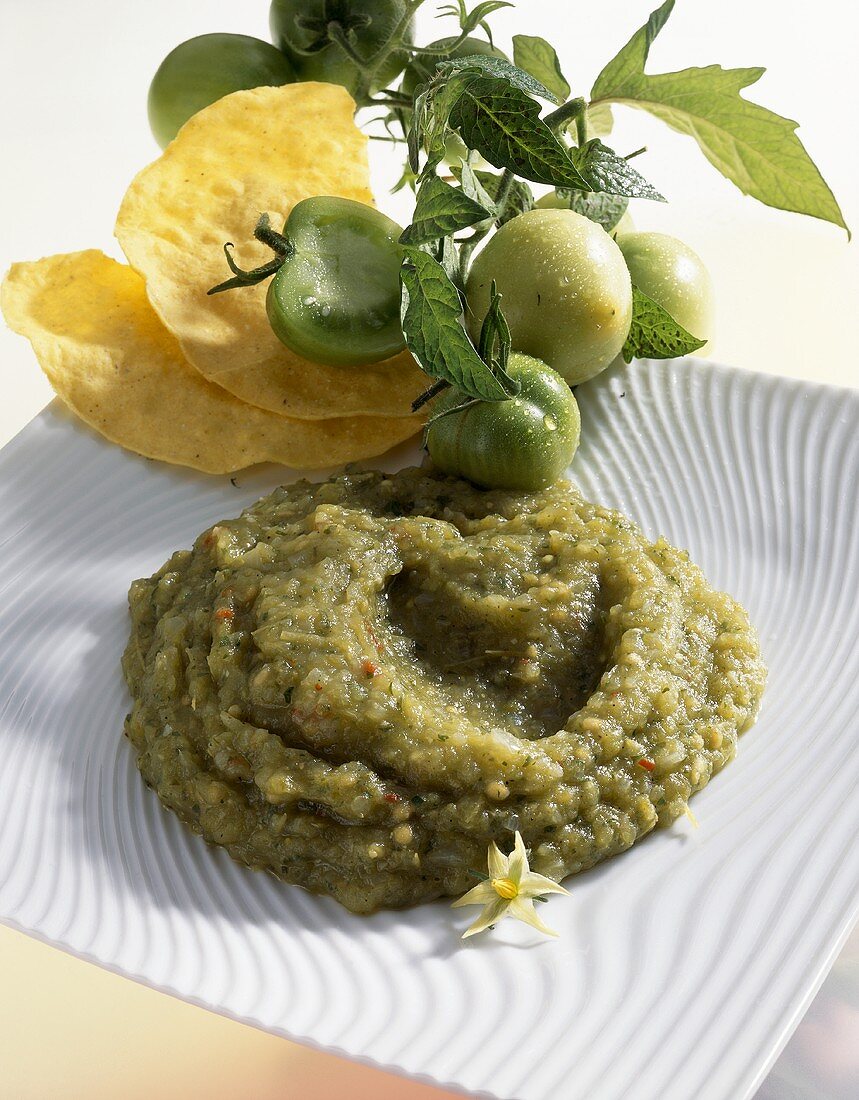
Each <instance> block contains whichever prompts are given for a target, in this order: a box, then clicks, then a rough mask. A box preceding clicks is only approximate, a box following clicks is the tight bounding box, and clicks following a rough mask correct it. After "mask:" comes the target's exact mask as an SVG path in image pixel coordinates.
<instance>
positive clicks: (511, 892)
mask: <svg viewBox="0 0 859 1100" xmlns="http://www.w3.org/2000/svg"><path fill="white" fill-rule="evenodd" d="M492 889H493V890H494V891H495V893H496V894H497V895H498V896H499V897H500V898H504V899H505V900H506V901H512V900H513V898H515V897H516V895H517V894H518V893H519V887H518V886H517V885H516V883H515V882H514V881H513V879H512V878H494V879H493V880H492Z"/></svg>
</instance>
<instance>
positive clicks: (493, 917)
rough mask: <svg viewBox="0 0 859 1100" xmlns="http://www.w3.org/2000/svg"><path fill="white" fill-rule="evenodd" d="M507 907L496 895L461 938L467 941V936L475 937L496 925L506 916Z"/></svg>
mask: <svg viewBox="0 0 859 1100" xmlns="http://www.w3.org/2000/svg"><path fill="white" fill-rule="evenodd" d="M509 905H510V902H509V901H507V900H506V899H505V898H499V897H498V895H497V894H496V895H495V901H492V902H490V903H489V904H488V905H487V906H486V908H485V909H484V910H483V912H482V913H481V914H480V916H479V917H478V918H477V920H476V921H474V923H473V924H470V925H469V926H468V928H466V930H465V931H464V932H463V933H462V938H463V939H464V940H467V939H468V937H469V936H476V935H477V933H478V932H485V931H486V929H487V928H489V927H490V926H491V925H493V924H497V923H498V921H500V920H501V918H502V917H506V916H507V908H508V906H509ZM535 916H536V914H535Z"/></svg>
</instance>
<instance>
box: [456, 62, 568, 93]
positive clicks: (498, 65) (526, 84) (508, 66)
mask: <svg viewBox="0 0 859 1100" xmlns="http://www.w3.org/2000/svg"><path fill="white" fill-rule="evenodd" d="M437 71H438V72H439V74H440V75H441V79H442V80H445V79H446V77H447V76H448V75H450V74H451V73H454V72H464V71H467V72H469V73H472V74H474V75H477V76H487V77H493V78H494V79H496V80H501V81H504V83H505V84H507V85H508V86H509V87H511V88H516V89H518V90H519V91H520V92H525V94H526V95H536V96H539V97H540V99H548V100H551V102H552V103H558V102H559V100H558V99H556V97H555V96H554V95H553V94H552V92H550V91H549V89H548V88H547V87H546V85H545V84H541V83H540V81H539V80H536V79H535V78H534V77H533V76H531V74H530V73H527V72H525V70H524V69H520V68H519V67H518V66H517V65H514V64H513V63H512V62H511V61H508V60H507V58H506V57H493V56H492V55H487V54H482V53H477V54H466V55H465V56H464V57H452V58H451V59H450V60H449V61H445V62H443V63H442V64H441V65H439V67H438V70H437Z"/></svg>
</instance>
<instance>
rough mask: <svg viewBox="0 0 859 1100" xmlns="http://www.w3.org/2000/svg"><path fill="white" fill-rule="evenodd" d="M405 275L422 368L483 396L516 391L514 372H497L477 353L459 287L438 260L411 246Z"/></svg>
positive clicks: (407, 319) (409, 327)
mask: <svg viewBox="0 0 859 1100" xmlns="http://www.w3.org/2000/svg"><path fill="white" fill-rule="evenodd" d="M400 278H401V280H402V287H403V299H402V310H401V320H402V326H403V335H404V336H405V338H406V344H407V345H408V348H409V351H410V352H411V353H412V355H413V356H414V357H415V359H416V360H417V361H418V363H419V365H420V367H421V368H422V370H424V371H425V372H426V373H427V374H428V375H430V377H432V378H439V379H441V380H443V381H445V382H449V383H450V384H451V385H452V386H458V387H459V388H460V389H461V390H462V391H463V392H464V393H466V394H468V396H469V397H476V398H479V399H480V400H481V401H503V400H504V399H505V398H506V397H507V396H508V394H509V393H510V392H516V390H515V387H516V382H515V381H514V380H513V379H512V378H510V376H509V375H507V374H506V373H505V372H503V371H493V369H492V367H490V366H489V365H488V364H487V363H484V361H483V360H482V359H481V358H480V356H479V355H478V354H477V351H476V350H475V348H474V345H473V344H472V343H471V341H470V340H469V338H468V335H467V333H466V331H465V329H464V328H463V324H462V299H461V298H460V296H459V291H458V290H457V289H456V287H455V286H454V284H453V283H452V282H451V280H450V278H449V277H448V275H447V273H446V272H445V270H444V268H443V267H442V265H441V264H440V263H439V262H438V260H436V259H435V258H434V257H432V256H430V255H429V253H427V252H423V251H421V250H420V249H414V248H410V249H409V250H408V252H407V255H406V261H405V263H404V264H403V267H402V269H401V273H400ZM511 386H512V387H513V390H512V391H511V390H510V387H511Z"/></svg>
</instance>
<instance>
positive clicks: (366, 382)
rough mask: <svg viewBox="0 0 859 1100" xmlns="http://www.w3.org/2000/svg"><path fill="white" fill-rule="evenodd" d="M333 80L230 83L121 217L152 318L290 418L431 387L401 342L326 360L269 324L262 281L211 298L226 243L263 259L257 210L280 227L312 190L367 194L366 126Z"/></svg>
mask: <svg viewBox="0 0 859 1100" xmlns="http://www.w3.org/2000/svg"><path fill="white" fill-rule="evenodd" d="M354 110H355V104H354V102H353V100H352V99H351V97H350V96H349V94H348V92H347V91H346V90H345V89H344V88H341V87H340V86H339V85H334V84H318V83H315V82H306V83H300V84H286V85H284V86H283V87H279V88H254V89H252V90H251V91H245V92H235V93H234V94H232V95H228V96H225V97H224V98H223V99H220V100H218V101H217V102H216V103H213V104H212V105H211V106H210V107H207V108H206V109H205V110H203V111H200V113H199V114H196V115H194V116H193V117H192V118H190V119H189V120H188V122H187V123H186V124H185V125H184V126H183V127H182V129H181V130H180V131H179V134H178V135H177V137H176V139H175V140H174V141H173V142H172V143H171V144H170V145H168V146H167V149H166V150H165V151H164V153H163V155H162V156H161V157H159V158H158V160H156V161H155V162H154V163H152V164H150V165H149V167H148V168H144V169H143V171H142V172H140V173H139V174H138V176H137V177H136V178H135V180H134V181H133V182H132V184H131V186H130V187H129V189H128V192H127V194H126V196H125V198H124V199H123V202H122V206H121V207H120V211H119V216H118V218H117V222H116V236H117V238H118V240H119V243H120V244H121V245H122V249H123V251H124V252H125V254H126V256H127V257H128V260H129V263H130V264H131V266H132V267H133V268H135V270H137V271H138V272H140V274H141V275H142V276H143V277H144V279H145V280H146V290H147V293H148V294H149V299H150V301H151V302H152V305H153V306H154V307H155V311H156V312H157V314H158V316H159V317H160V318H161V320H162V321H163V322H164V324H165V325H166V326H167V328H169V329H170V331H171V332H172V333H173V334H174V335H175V336H176V337H177V339H178V340H179V343H180V345H181V346H182V350H183V352H184V353H185V355H186V357H187V358H188V360H189V362H191V363H192V364H193V365H194V366H195V367H196V368H197V369H198V370H199V371H200V372H201V373H202V374H203V375H205V377H206V378H208V379H209V380H210V381H212V382H217V383H218V385H220V386H223V387H224V388H225V389H227V390H229V391H230V393H233V394H235V395H236V397H240V398H241V399H242V400H243V401H249V402H250V403H251V404H253V405H259V406H260V407H261V408H264V409H270V410H271V411H272V412H279V413H283V414H286V415H289V416H297V417H302V418H306V419H311V420H312V419H318V418H322V417H330V416H355V415H367V416H405V415H408V414H409V412H410V406H411V402H412V401H413V400H414V398H415V397H417V395H418V394H419V393H421V392H422V391H423V390H425V389H426V388H427V379H426V376H425V375H424V374H423V373H422V372H421V371H420V370H419V369H418V367H417V366H416V365H415V363H414V361H413V360H412V358H411V356H410V355H408V353H406V352H404V353H401V354H400V355H397V356H395V357H394V358H392V359H389V360H387V361H386V362H384V363H380V364H376V365H374V366H370V367H360V368H356V367H326V366H322V365H320V364H314V363H309V362H308V361H307V360H305V359H302V358H301V357H300V356H297V355H294V354H293V353H292V352H291V351H289V349H288V348H286V347H284V345H283V344H281V343H280V341H279V340H278V339H277V337H276V336H275V335H274V333H273V332H272V331H271V327H270V325H269V323H268V318H267V316H266V311H265V296H266V291H267V287H268V283H267V282H266V283H262V284H259V285H258V286H255V287H243V288H242V289H240V290H232V291H229V292H228V293H224V294H216V295H213V296H212V297H211V298H208V297H206V291H207V290H209V289H210V287H213V286H215V284H216V283H220V282H223V280H224V279H227V278H229V277H230V272H229V269H228V268H227V264H226V260H225V259H224V251H223V246H224V243H225V242H227V241H232V242H234V243H235V245H236V248H235V253H234V255H235V257H236V260H237V262H238V263H239V264H240V265H241V266H242V267H244V268H251V267H256V266H257V265H258V264H261V263H265V262H267V261H268V260H270V259H271V258H272V253H271V251H270V250H269V249H267V248H265V247H264V246H263V245H261V244H259V243H258V242H257V241H255V240H254V238H253V230H254V226H255V224H256V221H257V218H258V216H259V215H260V214H261V213H263V212H265V213H268V214H269V215H270V216H271V220H272V224H273V226H274V227H275V228H276V229H280V228H281V227H282V226H283V223H284V221H285V220H286V217H287V215H288V214H289V212H290V210H292V208H293V206H295V204H296V203H297V202H299V201H300V200H301V199H306V198H309V197H310V196H312V195H340V196H343V197H345V198H350V199H357V200H358V201H359V202H365V203H368V204H372V203H373V196H372V193H371V191H370V187H369V182H370V177H369V166H368V163H367V138H366V137H365V136H364V135H363V134H362V133H361V131H360V130H359V129H358V128H357V127H356V125H355V123H354V122H353V119H352V115H353V112H354Z"/></svg>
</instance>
